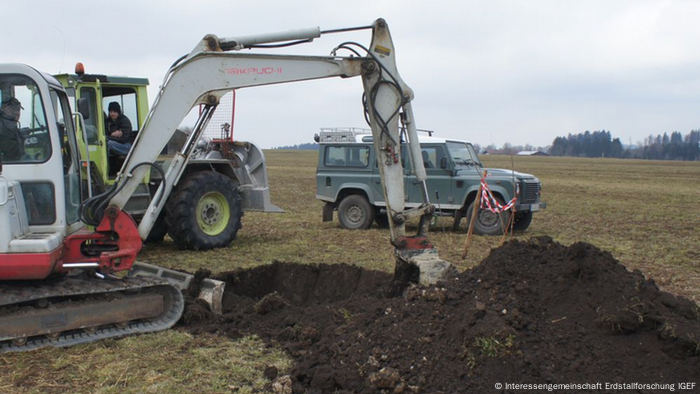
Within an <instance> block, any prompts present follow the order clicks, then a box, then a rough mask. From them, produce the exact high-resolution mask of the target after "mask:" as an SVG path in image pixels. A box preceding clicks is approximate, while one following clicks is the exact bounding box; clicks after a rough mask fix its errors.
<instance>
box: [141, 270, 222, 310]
mask: <svg viewBox="0 0 700 394" xmlns="http://www.w3.org/2000/svg"><path fill="white" fill-rule="evenodd" d="M129 276H130V277H139V276H140V277H144V276H146V277H158V278H162V279H165V280H167V281H168V282H170V284H171V285H173V286H175V287H177V288H178V289H180V291H183V292H185V293H189V294H192V291H193V288H192V287H193V286H199V289H198V290H197V291H198V295H197V298H198V299H200V300H202V301H204V302H206V304H207V305H208V306H209V309H210V310H211V311H212V312H214V313H215V314H217V315H221V314H222V312H223V305H222V300H223V298H224V289H225V287H226V283H225V282H222V281H220V280H215V279H209V278H205V279H203V280H202V281H201V282H200V283H198V284H197V283H196V281H195V276H194V275H192V274H188V273H185V272H180V271H175V270H171V269H168V268H163V267H159V266H157V265H153V264H147V263H141V262H136V263H134V265H133V266H132V268H131V270H130V271H129Z"/></svg>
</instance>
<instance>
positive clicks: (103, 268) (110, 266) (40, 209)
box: [0, 19, 454, 352]
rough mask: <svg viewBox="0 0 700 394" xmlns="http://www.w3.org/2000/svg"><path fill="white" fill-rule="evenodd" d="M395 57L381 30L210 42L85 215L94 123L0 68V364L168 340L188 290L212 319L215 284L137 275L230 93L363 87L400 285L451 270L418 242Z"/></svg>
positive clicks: (179, 70)
mask: <svg viewBox="0 0 700 394" xmlns="http://www.w3.org/2000/svg"><path fill="white" fill-rule="evenodd" d="M355 30H371V32H372V39H371V43H370V45H369V47H365V46H363V45H361V44H359V43H355V42H343V43H342V44H340V45H338V46H337V47H336V48H334V49H333V51H332V52H331V54H330V56H297V55H286V54H284V55H283V54H270V53H258V51H256V50H260V49H271V48H279V47H288V46H292V45H300V44H304V43H308V42H311V41H313V40H314V39H315V38H318V37H320V36H321V35H324V34H339V33H343V32H347V31H355ZM244 49H246V50H248V51H245V52H242V50H244ZM265 52H267V51H265ZM343 54H344V55H343ZM395 56H396V52H395V49H394V44H393V42H392V39H391V35H390V32H389V28H388V25H387V23H386V22H385V21H384V20H383V19H378V20H376V21H375V22H374V23H372V24H371V25H369V26H361V27H353V28H347V29H335V30H325V31H323V30H321V29H320V28H312V29H302V30H294V31H288V32H281V33H270V34H262V35H251V36H242V37H233V38H219V37H217V36H215V35H207V36H205V37H204V38H203V39H202V40H201V41H200V42H199V43H198V44H197V45H196V46H195V48H194V49H193V50H192V51H191V52H190V53H189V54H187V55H184V56H182V57H181V58H179V59H178V60H177V61H176V62H175V63H174V64H173V65H172V66H171V68H170V69H169V70H168V72H167V73H166V76H165V78H164V81H163V83H162V85H161V88H160V90H159V92H158V95H157V97H156V99H155V101H154V103H153V105H152V107H151V110H150V111H149V113H148V115H147V117H146V120H145V122H144V124H143V127H142V129H141V131H140V132H139V134H138V135H137V137H136V140H135V141H134V143H133V147H132V149H131V151H130V152H129V154H128V155H127V157H126V160H125V161H124V164H123V166H122V167H121V170H120V171H119V172H118V174H117V176H116V179H115V182H114V184H113V185H112V187H111V188H110V189H108V190H106V191H105V192H103V193H101V194H99V195H95V196H93V197H91V198H89V199H87V200H84V201H83V199H82V198H81V196H82V195H83V194H82V190H81V188H83V187H84V186H83V185H84V184H85V182H84V180H83V179H81V177H84V176H88V177H89V176H90V172H89V171H87V172H85V171H81V168H80V166H81V163H80V159H79V152H78V149H79V144H78V142H77V138H76V133H75V123H74V122H77V123H80V124H82V123H84V122H85V118H86V117H88V116H89V111H88V110H87V108H86V107H87V105H86V103H85V102H84V101H82V100H78V101H77V103H76V105H75V106H76V107H77V108H76V111H75V112H73V111H72V109H71V106H70V102H69V98H68V96H67V94H66V91H65V89H64V88H63V87H62V85H61V84H60V83H59V82H58V81H57V80H56V79H55V78H54V77H52V76H51V75H49V74H46V73H42V72H40V71H37V70H35V69H34V68H32V67H30V66H27V65H21V64H3V65H0V101H1V103H2V104H1V105H0V115H2V120H1V121H0V138H1V141H2V145H0V153H1V154H0V159H1V161H0V352H6V351H22V350H30V349H35V348H38V347H42V346H71V345H75V344H80V343H87V342H92V341H96V340H100V339H104V338H114V337H121V336H125V335H131V334H136V333H145V332H155V331H160V330H165V329H168V328H170V327H172V326H173V325H174V324H175V323H176V322H177V321H178V320H179V318H180V316H181V315H182V313H183V308H184V295H183V291H185V290H187V291H190V292H191V290H192V289H191V288H190V287H192V286H201V287H202V293H201V294H200V297H202V298H204V299H205V300H206V301H207V302H208V303H209V305H210V306H211V307H212V310H214V311H215V312H216V309H217V308H220V303H221V297H222V293H223V284H222V283H220V282H219V283H216V281H210V282H209V283H208V284H207V283H201V284H196V283H194V281H193V277H192V275H189V274H185V273H181V272H177V271H173V270H169V269H166V268H163V267H157V266H151V265H147V264H143V263H140V262H137V257H138V254H139V251H140V250H141V248H142V244H143V240H145V239H146V237H147V236H148V234H149V232H150V230H151V228H152V227H153V225H154V224H155V223H156V220H157V219H158V217H159V215H160V213H161V211H162V209H163V206H164V205H165V202H166V200H167V198H168V196H169V195H170V194H171V193H172V192H173V190H174V188H176V187H177V185H178V181H179V180H180V179H181V177H182V175H183V172H184V170H185V169H186V167H187V164H188V161H189V160H190V159H191V158H192V157H193V154H194V153H195V151H196V148H197V143H198V140H199V138H200V136H201V134H202V130H204V128H205V127H206V125H207V123H208V121H209V119H210V118H211V115H212V113H213V111H214V110H215V108H216V106H217V104H218V103H219V100H220V98H221V97H222V96H223V95H224V94H225V93H227V92H229V91H231V89H242V88H248V87H255V86H263V85H272V84H281V83H288V82H296V81H305V80H313V79H321V78H331V77H340V78H350V77H356V76H360V77H361V78H362V82H363V88H364V94H363V103H364V107H365V116H366V119H367V121H368V122H369V124H370V126H371V129H372V134H373V141H374V142H373V143H374V148H375V150H376V153H377V157H378V158H379V160H378V161H379V168H380V174H381V178H382V188H383V190H384V194H385V197H386V204H387V207H386V208H387V212H388V213H389V215H388V217H389V228H390V234H391V243H392V244H393V246H394V248H395V254H396V257H397V259H396V260H397V265H396V273H395V276H396V277H397V278H398V280H414V281H419V282H421V283H432V282H434V281H436V280H438V279H440V278H441V277H442V276H444V275H445V274H446V273H448V272H450V271H451V270H453V269H454V268H453V267H452V266H451V265H450V264H449V263H448V262H445V261H443V260H441V259H440V258H439V257H438V254H437V249H436V248H435V247H434V246H433V245H432V244H431V243H430V242H429V240H428V238H427V232H428V226H429V223H430V220H431V218H432V214H433V212H434V206H433V205H432V204H430V201H429V197H428V192H427V188H426V185H425V179H426V173H425V169H424V167H423V163H422V161H421V160H420V157H421V151H420V146H419V144H418V136H417V130H416V125H415V121H414V118H413V111H412V108H411V101H412V100H413V97H414V95H413V91H412V90H411V89H410V88H409V87H408V85H406V83H405V82H404V81H403V80H402V79H401V77H400V75H399V73H398V70H397V67H396V58H395ZM197 105H202V106H203V108H204V109H203V110H202V111H201V115H200V117H199V119H198V120H197V122H196V124H195V127H194V130H193V131H192V133H191V134H190V135H189V137H188V139H187V140H186V142H185V143H184V144H183V146H182V147H181V148H180V150H179V152H177V153H176V155H175V157H174V158H173V159H172V160H171V161H170V163H169V165H168V166H167V168H165V169H163V168H161V167H160V166H159V165H158V164H156V163H157V159H158V155H159V153H160V152H161V151H162V150H163V148H164V147H165V145H166V144H167V143H168V141H169V140H170V137H171V136H172V135H173V134H174V133H175V131H176V130H177V128H178V126H179V125H180V123H181V122H182V120H183V119H184V118H185V116H186V115H187V114H188V113H189V112H190V110H191V109H192V108H193V107H195V106H197ZM81 129H82V130H85V127H82V128H81ZM6 141H15V142H16V141H23V143H22V144H17V143H13V144H9V143H6ZM402 141H408V144H407V146H408V149H409V156H410V157H411V160H412V163H413V168H415V172H416V177H417V179H418V181H419V182H422V184H423V198H424V203H423V204H422V205H421V206H419V207H417V208H412V209H405V206H404V202H405V198H404V192H403V191H404V187H403V178H404V176H403V169H402V165H401V160H400V157H401V151H400V150H401V145H402ZM10 148H12V149H10ZM152 169H154V170H155V171H157V172H158V173H159V174H160V178H161V179H162V181H161V183H160V185H159V187H158V190H157V192H156V193H155V194H154V196H153V199H152V200H151V202H150V205H149V206H148V208H147V209H146V211H145V213H144V214H143V217H142V218H141V220H140V222H139V224H138V225H137V224H136V222H135V221H134V219H133V218H132V217H131V216H130V215H129V214H128V213H127V212H126V211H125V209H124V207H125V206H126V204H127V202H128V200H129V198H130V197H131V196H132V194H133V193H134V192H135V190H136V189H137V188H138V186H139V184H140V183H141V180H142V179H143V177H144V176H146V175H147V173H148V172H149V171H151V170H152ZM211 171H214V172H215V171H216V169H215V168H212V169H211ZM212 176H215V174H214V175H212ZM87 183H88V184H89V179H88V182H87ZM411 218H420V219H419V226H418V231H417V234H416V235H413V236H409V235H407V234H406V222H407V221H408V220H409V219H411Z"/></svg>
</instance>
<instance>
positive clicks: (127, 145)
mask: <svg viewBox="0 0 700 394" xmlns="http://www.w3.org/2000/svg"><path fill="white" fill-rule="evenodd" d="M107 108H108V109H109V117H108V119H107V125H106V126H107V127H106V133H107V147H108V148H109V155H110V156H120V155H126V154H128V153H129V150H130V149H131V121H130V120H129V118H127V117H126V116H124V115H123V114H122V108H121V106H120V105H119V103H118V102H116V101H112V102H111V103H109V107H107Z"/></svg>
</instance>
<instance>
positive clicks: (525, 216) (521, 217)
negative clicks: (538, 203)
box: [513, 211, 532, 231]
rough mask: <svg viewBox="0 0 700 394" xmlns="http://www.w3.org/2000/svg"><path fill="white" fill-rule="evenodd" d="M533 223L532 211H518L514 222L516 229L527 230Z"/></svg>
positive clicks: (514, 228)
mask: <svg viewBox="0 0 700 394" xmlns="http://www.w3.org/2000/svg"><path fill="white" fill-rule="evenodd" d="M530 223H532V211H527V212H516V214H515V223H514V224H513V230H514V231H525V230H527V228H528V227H530Z"/></svg>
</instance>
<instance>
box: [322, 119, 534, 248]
mask: <svg viewBox="0 0 700 394" xmlns="http://www.w3.org/2000/svg"><path fill="white" fill-rule="evenodd" d="M430 134H431V135H422V134H421V135H420V137H419V138H420V144H421V153H422V156H423V163H424V164H425V168H426V172H427V174H428V180H427V185H428V190H429V197H430V201H431V202H432V203H433V204H434V205H435V208H436V214H437V215H438V216H450V217H453V218H454V222H453V228H454V229H455V230H456V229H458V228H459V227H460V223H461V221H462V218H464V217H467V218H468V220H469V218H470V217H471V213H472V211H473V206H472V204H473V203H474V200H475V199H476V195H477V192H478V190H479V183H480V182H479V180H480V179H481V176H482V175H483V173H484V170H485V168H484V166H483V165H482V164H481V161H480V160H479V157H478V155H477V153H476V151H475V150H474V147H473V145H472V144H471V143H469V142H466V141H459V140H452V139H443V138H436V137H433V136H432V132H431V133H430ZM316 140H317V142H319V144H320V149H319V156H318V167H317V170H316V198H318V199H319V200H321V201H324V202H325V203H326V204H325V205H324V208H323V220H324V221H332V220H333V212H334V211H337V212H338V221H339V222H340V225H341V226H342V227H343V228H346V229H366V228H369V227H370V226H371V225H372V222H377V224H378V225H380V226H384V225H386V223H387V217H386V209H385V207H386V203H385V202H384V192H383V191H382V185H381V179H380V175H379V169H378V167H377V162H376V158H375V152H374V149H373V146H372V135H371V134H370V132H369V130H365V129H359V128H337V129H321V133H320V135H317V137H316ZM408 154H409V152H408V149H402V153H401V161H402V164H403V166H404V170H405V179H404V180H405V181H404V188H405V189H406V190H405V195H406V197H407V201H406V207H407V208H412V207H417V206H419V205H420V204H421V203H423V196H422V192H421V188H420V185H419V183H418V182H417V181H416V176H415V173H414V172H413V171H412V168H411V164H410V163H411V161H410V160H408V157H407V155H408ZM486 170H487V174H488V175H487V177H486V180H487V184H488V186H489V189H490V190H491V191H492V193H493V195H494V197H495V198H496V199H497V200H498V202H499V203H500V204H504V203H505V202H508V201H510V200H511V199H512V198H513V196H515V195H516V194H517V200H516V203H515V212H516V213H515V215H516V216H515V224H514V229H515V230H516V231H523V230H525V229H527V228H528V227H529V226H530V223H531V221H532V214H533V212H537V211H539V210H540V209H543V208H546V204H545V203H543V202H541V201H540V191H541V183H540V180H539V179H537V178H536V177H535V176H533V175H530V174H524V173H521V172H515V171H511V170H504V169H495V168H488V169H486ZM511 214H512V211H510V210H508V211H505V212H502V213H500V214H497V213H494V212H492V211H490V210H488V209H479V211H478V220H477V221H476V222H475V224H474V231H475V232H476V233H477V234H482V235H495V234H502V233H503V229H504V228H505V226H506V224H507V223H508V222H509V219H510V215H511ZM468 220H467V221H466V222H467V223H468Z"/></svg>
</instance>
